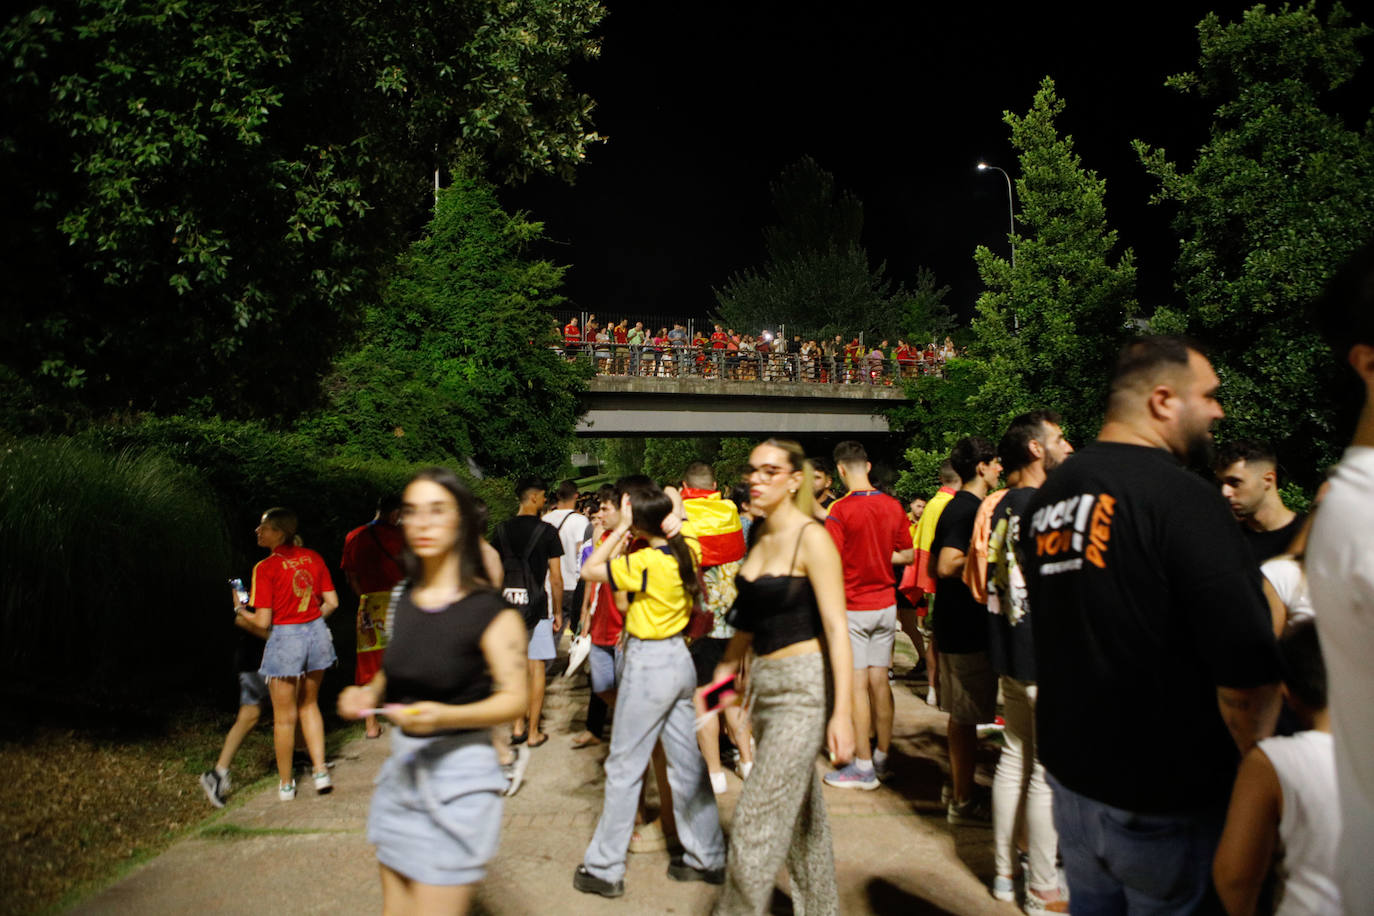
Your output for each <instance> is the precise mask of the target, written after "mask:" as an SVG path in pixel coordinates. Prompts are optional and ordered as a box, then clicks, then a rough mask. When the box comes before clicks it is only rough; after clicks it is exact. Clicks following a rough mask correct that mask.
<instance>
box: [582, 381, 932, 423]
mask: <svg viewBox="0 0 1374 916" xmlns="http://www.w3.org/2000/svg"><path fill="white" fill-rule="evenodd" d="M583 399H584V403H585V405H586V407H587V412H586V414H585V415H584V416H583V417H582V420H581V421H580V423H579V424H578V427H577V435H579V436H595V437H605V438H611V437H616V436H769V435H774V434H779V435H786V436H790V437H798V436H806V435H813V434H814V435H825V436H864V435H874V434H883V433H886V432H887V431H888V425H887V418H886V417H885V416H883V415H882V414H881V413H880V412H879V411H881V410H882V409H883V408H884V407H890V406H895V405H896V404H898V403H901V402H903V401H905V400H906V396H905V394H904V393H903V391H902V388H901V386H900V385H890V386H889V385H886V384H864V383H862V382H858V383H854V384H824V383H816V382H794V381H740V380H734V379H718V378H701V377H695V376H684V377H676V378H672V377H669V378H662V377H643V376H626V375H597V376H594V377H592V379H591V380H590V381H589V383H588V387H587V392H586V394H585V395H583Z"/></svg>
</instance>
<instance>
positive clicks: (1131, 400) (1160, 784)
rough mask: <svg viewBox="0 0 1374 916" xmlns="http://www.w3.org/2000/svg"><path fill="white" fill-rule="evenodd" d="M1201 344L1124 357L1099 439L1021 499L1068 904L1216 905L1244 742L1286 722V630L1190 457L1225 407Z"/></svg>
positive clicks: (1176, 344) (1139, 344)
mask: <svg viewBox="0 0 1374 916" xmlns="http://www.w3.org/2000/svg"><path fill="white" fill-rule="evenodd" d="M1218 386H1219V380H1218V379H1217V375H1216V373H1215V372H1214V371H1213V370H1212V366H1211V364H1210V363H1209V362H1208V361H1207V358H1206V357H1205V356H1203V355H1202V353H1201V352H1200V351H1199V350H1198V349H1197V348H1196V347H1195V346H1193V345H1191V344H1189V343H1188V342H1186V341H1184V340H1180V339H1178V338H1171V337H1145V338H1141V339H1138V340H1136V341H1134V342H1132V343H1130V344H1128V345H1127V346H1126V348H1125V349H1123V350H1122V353H1121V356H1120V357H1119V359H1118V361H1117V366H1116V370H1115V373H1114V375H1113V378H1112V384H1111V394H1110V396H1109V400H1108V403H1107V417H1106V421H1105V423H1104V424H1103V426H1102V430H1101V432H1100V433H1099V435H1098V439H1097V441H1096V442H1094V443H1093V444H1092V445H1090V446H1088V447H1087V448H1085V449H1083V450H1082V451H1080V452H1078V453H1077V454H1076V455H1075V456H1074V458H1073V460H1072V461H1069V462H1067V463H1066V464H1064V466H1063V467H1061V468H1060V469H1059V470H1057V471H1055V473H1054V474H1053V475H1052V476H1050V477H1049V479H1048V480H1047V481H1046V482H1045V484H1044V485H1043V486H1042V487H1041V488H1040V490H1039V491H1038V492H1037V493H1036V494H1035V496H1034V497H1033V498H1032V499H1031V501H1030V504H1029V505H1028V506H1027V509H1026V513H1027V515H1026V517H1027V518H1028V519H1029V523H1028V524H1023V525H1022V527H1021V538H1020V547H1021V554H1020V555H1021V560H1022V563H1021V565H1022V567H1023V568H1024V570H1025V574H1026V586H1027V595H1028V600H1029V602H1030V606H1031V607H1032V608H1033V609H1034V610H1033V613H1032V614H1031V625H1032V630H1033V634H1034V638H1035V671H1036V677H1037V683H1038V687H1039V697H1038V702H1037V705H1036V734H1037V738H1038V739H1039V745H1040V746H1039V751H1040V759H1041V760H1042V761H1043V763H1044V765H1045V768H1046V770H1048V772H1049V776H1050V783H1051V785H1052V787H1053V790H1054V821H1055V826H1056V828H1057V829H1058V832H1059V840H1060V849H1061V852H1062V854H1063V859H1064V869H1065V872H1066V874H1067V876H1068V880H1069V892H1070V896H1071V898H1072V900H1073V905H1074V909H1075V910H1078V909H1080V908H1081V909H1082V910H1083V911H1084V912H1098V911H1104V912H1106V911H1122V912H1124V911H1125V910H1126V909H1127V905H1128V903H1129V906H1130V909H1132V910H1134V909H1136V908H1139V909H1140V910H1141V911H1146V910H1149V911H1154V912H1194V911H1197V910H1200V909H1209V908H1210V909H1216V908H1217V903H1216V900H1215V895H1214V893H1213V891H1212V880H1211V863H1212V856H1213V853H1214V852H1215V849H1216V843H1217V840H1218V838H1219V836H1220V832H1221V827H1222V824H1223V822H1224V818H1225V813H1226V803H1227V799H1228V797H1229V795H1230V791H1231V784H1232V781H1233V779H1234V776H1235V769H1236V764H1237V761H1238V760H1239V757H1240V753H1241V752H1244V751H1246V750H1248V749H1249V748H1250V747H1252V746H1253V745H1254V744H1255V743H1256V742H1257V741H1258V740H1259V739H1260V738H1263V737H1265V736H1267V735H1268V734H1270V733H1271V732H1272V730H1273V726H1274V719H1275V717H1276V715H1277V711H1278V684H1277V680H1278V660H1277V653H1276V650H1275V647H1274V634H1273V630H1272V629H1271V627H1270V623H1269V614H1268V610H1267V608H1266V605H1265V601H1264V596H1263V593H1262V592H1261V591H1260V584H1259V577H1258V576H1257V575H1256V574H1255V568H1254V561H1253V560H1252V559H1251V556H1250V552H1249V549H1248V548H1247V547H1246V546H1245V542H1244V540H1243V539H1242V538H1241V535H1240V531H1239V530H1238V529H1237V527H1236V524H1235V521H1234V520H1233V518H1232V516H1231V513H1230V511H1229V510H1228V509H1227V506H1226V502H1225V501H1224V500H1223V499H1221V497H1220V494H1218V493H1217V490H1216V488H1215V487H1214V486H1212V485H1211V484H1210V483H1209V482H1207V481H1206V480H1203V479H1202V478H1200V477H1198V476H1196V475H1194V474H1192V473H1190V472H1188V471H1187V470H1185V469H1184V468H1183V467H1181V466H1180V463H1179V462H1180V460H1181V459H1186V458H1194V459H1202V460H1203V461H1205V458H1206V453H1207V451H1208V450H1209V446H1210V442H1211V425H1212V423H1213V422H1215V421H1216V420H1218V419H1220V418H1221V417H1222V415H1223V413H1222V409H1221V406H1220V404H1218V403H1217V400H1216V391H1217V388H1218Z"/></svg>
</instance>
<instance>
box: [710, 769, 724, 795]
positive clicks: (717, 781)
mask: <svg viewBox="0 0 1374 916" xmlns="http://www.w3.org/2000/svg"><path fill="white" fill-rule="evenodd" d="M725 789H726V785H725V771H724V770H717V771H716V772H714V773H712V774H711V791H712V792H714V793H716V794H717V795H724V794H725Z"/></svg>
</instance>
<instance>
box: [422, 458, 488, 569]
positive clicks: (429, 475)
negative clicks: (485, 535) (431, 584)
mask: <svg viewBox="0 0 1374 916" xmlns="http://www.w3.org/2000/svg"><path fill="white" fill-rule="evenodd" d="M417 480H428V481H430V482H432V483H437V484H438V485H439V486H441V487H443V488H444V489H445V490H448V491H449V493H451V494H452V495H453V501H454V502H455V503H456V504H457V506H458V538H457V540H455V541H454V544H453V550H454V553H456V554H458V579H459V581H460V582H461V583H462V585H463V586H464V587H467V588H471V587H472V584H473V583H476V584H477V586H478V587H480V588H491V583H490V582H488V581H487V576H486V572H485V571H484V569H483V566H482V549H481V547H479V546H478V541H479V539H480V538H481V532H480V531H479V526H478V511H477V501H476V499H474V498H473V495H472V491H471V490H469V489H468V488H467V485H466V484H464V483H463V481H461V480H459V479H458V475H457V474H455V473H453V472H452V471H450V470H449V469H448V468H441V467H432V468H425V469H424V470H423V471H420V472H419V473H418V474H416V475H415V476H414V477H412V478H410V482H409V483H407V484H406V487H407V489H408V488H409V487H410V484H412V483H415V482H416V481H417ZM401 563H402V565H403V566H404V567H405V573H406V576H407V577H408V578H409V579H410V581H411V582H412V583H415V582H418V581H420V573H421V572H422V571H423V569H422V567H421V565H420V558H419V557H417V556H415V552H414V551H413V550H411V549H410V540H409V539H407V540H406V545H405V550H404V551H402V553H401Z"/></svg>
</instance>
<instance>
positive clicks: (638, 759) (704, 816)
mask: <svg viewBox="0 0 1374 916" xmlns="http://www.w3.org/2000/svg"><path fill="white" fill-rule="evenodd" d="M696 683H697V679H696V669H695V668H694V667H693V666H692V657H691V655H689V654H688V653H687V645H686V643H684V642H683V641H682V637H680V636H674V637H672V638H670V639H652V640H649V639H635V638H633V637H631V638H630V639H629V640H628V641H627V643H626V645H625V673H624V674H623V675H622V677H621V681H620V689H619V692H618V693H617V694H616V702H615V722H614V724H613V725H612V727H611V753H610V756H608V757H607V758H606V800H605V802H604V804H603V806H602V809H601V819H600V820H599V821H597V824H596V833H594V834H593V835H592V841H591V843H590V844H589V845H588V846H587V852H586V853H585V854H584V855H583V857H582V864H583V865H585V866H586V867H587V871H589V872H591V873H592V874H593V875H595V876H596V877H598V878H601V879H602V880H605V881H620V880H622V879H623V878H624V877H625V857H626V855H628V854H629V850H630V836H631V834H633V833H634V829H635V809H636V808H637V807H638V806H639V789H640V785H641V783H643V781H644V769H645V767H647V766H648V765H649V755H650V754H652V753H653V750H654V742H655V741H658V740H660V739H661V740H662V741H663V753H664V755H665V756H666V757H667V758H668V784H669V785H670V786H671V787H672V790H673V814H674V816H675V817H676V819H677V835H678V839H679V840H680V841H681V842H682V849H683V852H684V854H685V855H684V859H685V861H686V863H687V864H688V865H690V866H691V867H692V868H697V869H708V868H723V867H724V866H725V836H724V835H723V834H722V833H721V830H720V815H719V813H718V812H717V811H716V797H715V795H714V794H713V793H712V792H711V783H710V780H709V779H708V778H707V775H706V763H705V762H704V761H703V760H702V758H701V750H700V748H698V747H697V733H696V712H695V711H694V710H693V708H692V692H693V691H694V690H695V689H696Z"/></svg>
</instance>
